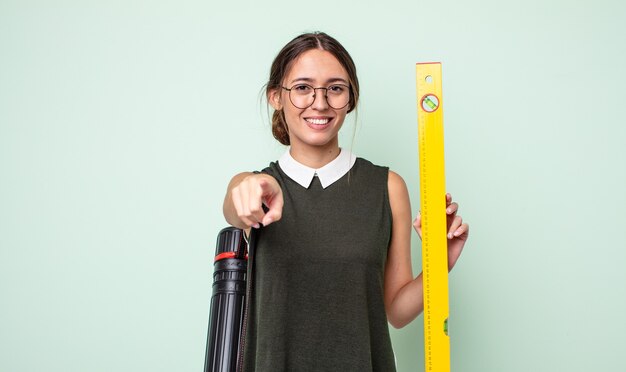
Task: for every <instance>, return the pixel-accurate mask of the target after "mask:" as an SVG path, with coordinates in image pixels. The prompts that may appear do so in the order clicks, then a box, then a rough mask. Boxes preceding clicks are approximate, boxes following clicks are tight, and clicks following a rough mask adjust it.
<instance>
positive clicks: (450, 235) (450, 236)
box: [439, 233, 452, 239]
mask: <svg viewBox="0 0 626 372" xmlns="http://www.w3.org/2000/svg"><path fill="white" fill-rule="evenodd" d="M439 236H441V235H439ZM448 239H452V233H448Z"/></svg>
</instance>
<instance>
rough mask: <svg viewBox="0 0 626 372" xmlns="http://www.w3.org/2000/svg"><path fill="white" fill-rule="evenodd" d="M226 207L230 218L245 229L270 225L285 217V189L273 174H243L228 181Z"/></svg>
mask: <svg viewBox="0 0 626 372" xmlns="http://www.w3.org/2000/svg"><path fill="white" fill-rule="evenodd" d="M263 204H265V205H266V206H267V208H268V211H267V212H265V211H264V210H263ZM223 210H224V218H226V221H227V222H228V223H229V224H231V225H233V226H235V227H239V228H241V229H247V228H249V227H252V226H254V227H259V224H263V225H269V224H270V223H272V222H275V221H278V220H280V218H281V216H282V211H283V193H282V189H281V188H280V186H279V185H278V182H276V180H275V179H274V177H272V176H270V175H267V174H262V173H261V174H255V173H250V172H244V173H239V174H237V175H236V176H234V177H233V178H232V179H231V180H230V182H229V183H228V189H227V190H226V196H225V197H224V207H223Z"/></svg>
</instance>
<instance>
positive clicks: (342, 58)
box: [265, 32, 359, 146]
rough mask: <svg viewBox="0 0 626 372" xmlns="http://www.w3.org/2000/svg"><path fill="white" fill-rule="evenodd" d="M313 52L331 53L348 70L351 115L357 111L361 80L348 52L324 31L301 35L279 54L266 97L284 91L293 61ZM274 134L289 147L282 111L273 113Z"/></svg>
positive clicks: (273, 66) (273, 67) (349, 109)
mask: <svg viewBox="0 0 626 372" xmlns="http://www.w3.org/2000/svg"><path fill="white" fill-rule="evenodd" d="M311 49H320V50H325V51H327V52H330V54H332V55H333V56H335V58H337V60H338V61H339V63H340V64H341V65H342V66H343V68H345V69H346V72H347V73H348V80H349V83H350V101H349V102H348V107H349V108H348V112H351V111H352V110H354V109H355V107H356V105H357V103H358V101H359V80H358V79H357V76H356V67H355V65H354V61H353V60H352V57H350V54H348V51H347V50H346V49H345V48H344V47H343V46H342V45H341V44H340V43H339V42H338V41H337V40H335V39H334V38H332V37H331V36H328V35H327V34H325V33H323V32H311V33H306V34H302V35H300V36H298V37H296V38H295V39H293V40H291V41H290V42H289V43H287V45H285V46H284V47H283V49H282V50H281V51H280V52H279V53H278V55H277V56H276V58H275V59H274V62H273V63H272V68H271V70H270V78H269V81H268V82H267V85H266V88H265V95H266V96H267V97H268V99H269V97H270V92H272V91H275V90H279V89H282V84H283V79H284V78H285V76H286V75H287V73H288V72H289V69H290V68H291V66H292V64H293V62H294V61H295V60H296V59H297V58H298V57H299V56H300V55H301V54H302V53H304V52H306V51H309V50H311ZM272 134H273V135H274V138H276V139H277V140H278V142H280V143H282V144H283V145H286V146H288V145H289V143H290V142H289V130H288V129H287V123H286V122H285V113H284V112H283V110H275V111H274V113H273V114H272Z"/></svg>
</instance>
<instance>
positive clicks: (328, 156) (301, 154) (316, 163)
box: [289, 145, 341, 169]
mask: <svg viewBox="0 0 626 372" xmlns="http://www.w3.org/2000/svg"><path fill="white" fill-rule="evenodd" d="M340 152H341V149H340V148H339V146H338V145H336V146H331V147H328V148H323V149H321V148H318V149H316V151H305V150H304V149H300V148H298V147H295V148H294V147H293V146H292V147H291V149H290V151H289V154H291V157H292V158H294V159H295V160H296V161H297V162H298V163H300V164H303V165H306V166H307V167H309V168H314V169H319V168H321V167H323V166H325V165H326V164H328V163H330V162H331V161H333V160H335V158H336V157H337V156H339V153H340Z"/></svg>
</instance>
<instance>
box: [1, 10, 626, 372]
mask: <svg viewBox="0 0 626 372" xmlns="http://www.w3.org/2000/svg"><path fill="white" fill-rule="evenodd" d="M624 4H625V3H624V2H623V1H619V0H615V1H609V0H600V1H594V2H583V1H539V0H525V1H521V0H520V1H496V0H474V1H451V0H443V1H429V2H427V1H421V0H419V1H396V0H389V1H377V2H367V1H353V2H346V1H337V0H335V1H329V0H319V1H312V2H294V1H276V0H268V1H263V2H260V1H231V2H226V1H223V2H213V1H120V0H116V1H106V2H105V1H28V0H27V1H8V0H2V1H1V2H0V299H1V304H0V370H2V371H7V372H13V371H15V372H17V371H44V370H45V371H55V372H56V371H59V372H61V371H64V372H65V371H94V372H96V371H199V370H201V369H202V366H203V362H204V348H205V342H206V328H207V318H208V307H209V298H210V294H211V283H212V279H211V273H212V256H213V252H214V248H215V238H216V234H217V232H218V231H219V230H220V229H221V228H222V227H224V226H225V225H226V224H225V222H224V220H223V217H222V214H221V205H222V198H223V194H224V190H225V188H226V185H227V182H228V180H229V179H230V177H231V176H232V175H233V174H234V173H235V172H238V171H242V170H253V169H260V168H262V167H264V166H265V165H266V164H268V163H269V161H271V160H274V159H276V158H277V157H279V156H280V155H281V154H282V153H283V151H284V148H283V147H282V146H281V145H279V144H278V143H277V142H275V141H274V140H273V138H272V137H271V135H270V130H269V124H268V114H267V110H266V106H265V103H263V102H262V100H261V99H260V97H261V95H260V92H261V89H262V86H263V84H264V83H265V80H266V78H267V75H268V71H269V65H270V63H271V61H272V59H273V57H274V56H275V54H276V53H277V52H278V50H279V49H280V48H281V47H282V45H284V44H285V43H286V42H287V41H289V40H290V39H291V38H292V37H294V36H295V35H297V34H299V33H301V32H304V31H312V30H323V31H326V32H328V33H329V34H331V35H333V36H335V37H336V38H337V39H339V40H340V41H341V42H342V43H343V44H344V46H345V47H346V48H347V49H348V50H349V51H350V53H351V54H352V56H353V58H354V59H355V61H356V64H357V68H358V73H359V77H360V81H361V86H362V101H361V107H360V109H359V113H358V118H356V120H355V118H354V117H353V118H352V119H349V120H348V122H349V123H346V126H345V127H344V129H343V133H342V143H343V146H344V147H347V148H351V149H352V151H354V152H355V153H356V154H358V155H359V156H362V157H365V158H368V159H370V160H372V161H373V162H375V163H377V164H381V165H387V166H389V167H391V168H392V169H393V170H395V171H396V172H398V173H399V174H401V175H402V176H403V177H404V179H405V180H406V182H407V184H408V186H409V188H410V193H411V198H412V200H413V208H412V209H413V210H414V213H415V212H417V210H418V209H419V205H418V204H419V190H418V186H419V180H418V171H417V127H416V97H415V69H414V66H415V62H423V61H441V62H442V63H443V80H444V97H445V120H446V121H445V127H446V166H447V187H448V189H449V191H451V192H452V194H453V196H454V197H455V199H457V200H459V202H460V204H461V212H460V214H461V215H462V216H463V217H464V218H465V220H466V221H468V222H469V223H470V225H471V230H472V231H471V237H470V241H469V243H468V244H467V246H466V249H465V252H464V253H463V256H462V257H461V260H460V261H459V264H458V266H457V267H456V268H455V269H454V271H453V272H452V273H451V276H450V287H451V288H450V305H451V319H450V328H451V346H452V367H453V370H454V371H480V372H485V371H497V372H499V371H506V372H509V371H520V372H521V371H524V372H527V371H624V370H626V359H625V358H624V356H623V354H622V353H623V352H624V340H623V338H624V335H625V334H626V322H625V321H624V314H626V303H625V297H626V296H625V295H626V291H625V283H626V271H625V270H624V265H625V264H626V244H625V243H624V237H623V235H624V226H625V223H626V218H625V217H624V213H625V210H626V200H625V197H624V191H625V189H626V172H625V168H626V167H625V166H624V161H625V160H626V125H625V124H626V123H625V119H624V118H625V117H626V104H625V102H624V98H625V93H624V86H626V68H625V66H626V25H625V22H624V19H626V5H624ZM355 121H356V126H355V124H354V123H355ZM420 255H421V253H420V245H419V241H418V239H417V237H416V236H414V241H413V260H414V269H415V272H416V274H417V272H419V270H420V257H421V256H420ZM422 319H423V318H422V317H419V318H418V319H417V320H416V321H415V322H413V323H412V324H411V325H410V326H407V327H406V328H403V329H401V330H393V331H392V332H393V334H392V335H393V343H394V348H395V351H396V355H397V360H398V366H399V371H407V372H408V371H420V370H423V340H422V330H423V326H422Z"/></svg>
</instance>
